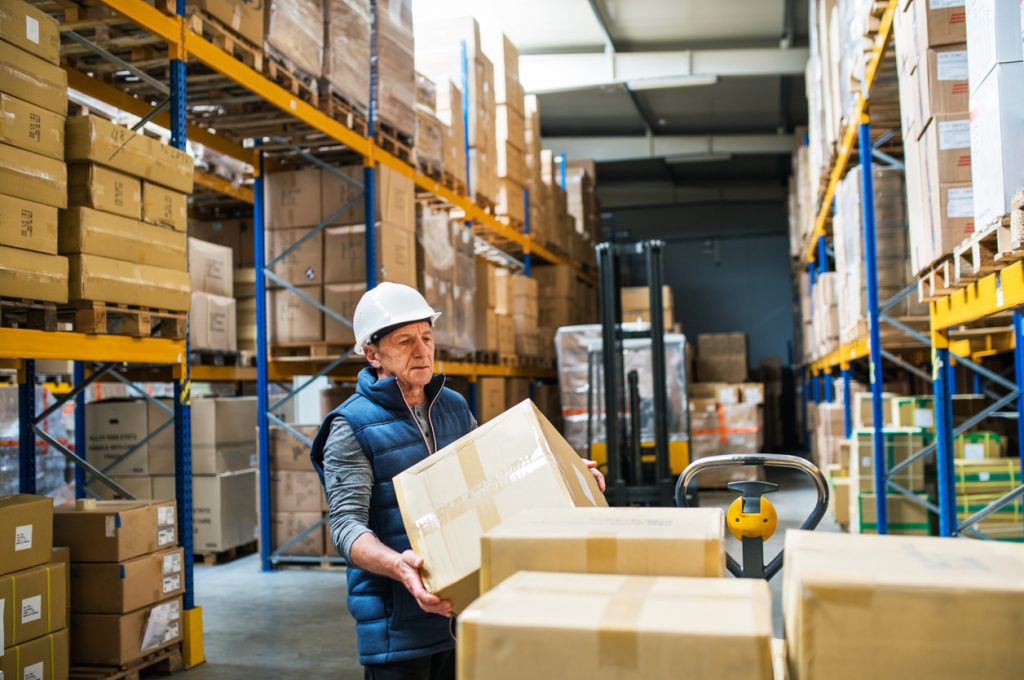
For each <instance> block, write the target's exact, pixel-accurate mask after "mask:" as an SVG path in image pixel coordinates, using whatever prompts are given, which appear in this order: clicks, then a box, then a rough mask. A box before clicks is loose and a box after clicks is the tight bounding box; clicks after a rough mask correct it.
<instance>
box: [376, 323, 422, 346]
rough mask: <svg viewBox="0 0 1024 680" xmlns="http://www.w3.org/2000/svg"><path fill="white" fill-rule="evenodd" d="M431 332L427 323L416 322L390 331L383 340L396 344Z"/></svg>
mask: <svg viewBox="0 0 1024 680" xmlns="http://www.w3.org/2000/svg"><path fill="white" fill-rule="evenodd" d="M431 332H432V331H431V329H430V322H429V321H416V322H415V323H410V324H406V325H404V326H402V327H401V328H398V329H396V330H393V331H391V332H390V333H388V334H387V336H385V338H386V339H390V340H392V341H394V342H398V341H400V340H402V339H404V338H411V337H416V336H424V335H430V334H431Z"/></svg>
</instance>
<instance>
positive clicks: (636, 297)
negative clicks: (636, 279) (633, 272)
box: [622, 286, 675, 328]
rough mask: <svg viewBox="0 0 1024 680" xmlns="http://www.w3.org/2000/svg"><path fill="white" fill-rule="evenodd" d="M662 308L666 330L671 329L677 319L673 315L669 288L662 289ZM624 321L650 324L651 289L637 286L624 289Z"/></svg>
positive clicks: (663, 287)
mask: <svg viewBox="0 0 1024 680" xmlns="http://www.w3.org/2000/svg"><path fill="white" fill-rule="evenodd" d="M661 306H662V316H663V319H664V325H665V328H669V327H671V326H672V324H673V323H675V319H674V318H673V313H672V310H673V302H672V289H671V288H670V287H668V286H662V287H661ZM622 320H623V321H624V322H637V321H642V322H644V323H650V321H651V300H650V288H648V287H647V286H635V287H629V288H623V289H622Z"/></svg>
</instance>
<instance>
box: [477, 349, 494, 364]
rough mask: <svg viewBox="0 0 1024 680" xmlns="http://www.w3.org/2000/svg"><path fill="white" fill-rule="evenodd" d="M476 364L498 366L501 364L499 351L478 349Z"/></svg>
mask: <svg viewBox="0 0 1024 680" xmlns="http://www.w3.org/2000/svg"><path fill="white" fill-rule="evenodd" d="M475 359H476V363H478V364H497V363H499V355H498V351H497V350H490V349H478V350H477V351H476V356H475Z"/></svg>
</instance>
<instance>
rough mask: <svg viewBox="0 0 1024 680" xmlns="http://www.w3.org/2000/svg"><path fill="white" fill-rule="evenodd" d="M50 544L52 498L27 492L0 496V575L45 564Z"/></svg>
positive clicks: (51, 537)
mask: <svg viewBox="0 0 1024 680" xmlns="http://www.w3.org/2000/svg"><path fill="white" fill-rule="evenodd" d="M52 547H53V500H52V499H50V498H47V497H46V496H31V495H29V494H18V495H14V496H5V497H2V498H0V574H6V573H8V572H13V571H21V570H22V569H28V568H30V567H34V566H36V565H39V564H44V563H46V562H47V561H48V560H49V559H50V550H51V548H52Z"/></svg>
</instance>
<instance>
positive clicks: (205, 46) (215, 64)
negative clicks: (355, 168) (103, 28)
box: [102, 0, 564, 264]
mask: <svg viewBox="0 0 1024 680" xmlns="http://www.w3.org/2000/svg"><path fill="white" fill-rule="evenodd" d="M102 2H103V3H104V4H105V5H107V6H108V7H110V8H111V9H113V10H114V11H116V12H119V13H121V14H123V15H125V16H126V17H129V18H130V19H132V20H134V21H135V22H136V23H138V24H139V25H140V26H142V27H143V28H145V29H146V30H148V31H150V32H151V33H153V34H155V35H157V36H159V37H161V38H163V39H164V40H166V41H168V42H169V43H172V44H177V43H178V42H180V41H181V39H182V37H181V36H180V35H179V31H181V30H182V28H181V26H182V24H181V23H180V22H179V21H178V20H176V19H174V18H173V17H170V16H168V15H166V14H164V13H163V12H161V11H160V10H157V9H155V8H154V7H152V6H150V5H147V4H146V3H145V2H142V0H102ZM183 31H184V41H185V45H186V47H187V49H188V53H189V54H190V55H192V56H193V57H195V58H196V59H199V60H200V61H202V62H203V63H204V64H206V65H207V66H209V67H210V68H212V69H213V70H215V71H217V72H219V73H220V74H222V75H224V76H225V77H227V78H230V79H231V80H233V81H235V82H236V83H238V84H239V85H241V86H242V87H245V88H247V89H248V90H250V91H251V92H253V93H254V94H256V95H259V96H260V97H262V98H263V99H264V100H266V101H267V102H268V103H270V104H271V105H273V106H276V107H277V108H279V109H281V110H282V111H285V112H286V113H288V114H289V115H291V116H294V117H295V118H296V119H298V120H301V121H302V122H304V123H306V124H307V125H309V126H310V127H313V128H315V129H317V130H319V131H321V132H323V133H324V134H326V135H327V136H329V137H331V138H332V139H334V140H336V141H338V142H340V143H341V144H344V145H345V146H347V147H348V148H350V149H352V150H353V151H355V152H356V153H358V154H360V155H362V156H363V157H364V158H368V159H370V160H371V161H375V162H378V163H380V164H382V165H386V166H388V167H389V168H391V169H393V170H395V171H397V172H400V173H402V174H403V175H405V176H406V177H409V178H410V179H412V180H413V181H414V182H415V183H416V185H417V186H419V187H422V188H423V189H425V190H427V191H430V192H431V193H433V194H434V195H435V196H437V197H439V198H442V199H444V200H445V201H447V202H448V203H450V204H452V205H454V206H456V207H459V208H461V209H462V210H463V211H464V212H465V214H466V218H467V219H469V220H471V221H473V222H477V223H479V224H483V225H484V226H486V227H487V228H488V229H490V230H492V231H494V232H495V233H496V234H498V235H500V236H502V237H503V238H506V239H508V240H510V241H513V242H515V243H517V244H519V245H520V246H521V247H522V248H523V249H524V251H525V252H529V253H533V254H536V255H538V256H539V257H541V258H543V259H545V260H547V261H548V262H551V263H553V264H560V263H563V262H564V260H563V259H562V258H560V257H558V256H557V255H555V254H554V253H552V252H551V251H550V250H548V249H547V248H545V247H543V246H541V245H539V244H537V243H534V242H533V239H532V238H530V237H529V236H528V235H525V234H522V233H520V232H518V231H517V230H515V229H513V228H511V227H508V226H506V225H504V224H502V223H501V222H499V221H498V220H497V219H495V218H494V216H492V215H489V214H487V213H485V212H484V211H483V210H482V209H481V208H480V207H479V206H478V205H476V204H475V203H473V202H472V201H471V200H470V199H469V198H468V197H466V196H459V195H458V194H456V193H454V192H453V191H451V190H449V189H448V188H446V187H444V186H442V185H440V184H438V183H437V182H436V181H435V180H433V179H432V178H430V177H427V176H426V175H423V174H421V173H418V172H416V170H415V169H413V168H412V167H411V166H410V165H409V164H408V163H406V162H404V161H403V160H401V159H400V158H398V157H397V156H394V155H393V154H390V153H388V152H387V151H385V150H384V149H382V148H380V147H379V146H377V145H376V144H375V143H374V142H373V140H371V139H368V138H366V137H363V136H362V135H360V134H358V133H356V132H355V131H353V130H350V129H349V128H347V127H345V126H344V125H342V124H341V123H340V122H339V121H336V120H334V119H333V118H331V117H330V116H328V115H326V114H325V113H323V112H321V111H319V110H318V109H316V108H315V107H313V106H311V105H310V104H308V103H306V102H304V101H303V100H301V99H299V98H297V97H295V96H294V95H292V94H291V93H290V92H288V91H287V90H285V89H284V88H282V87H280V86H278V85H276V84H275V83H273V82H271V81H270V80H268V79H266V78H264V77H263V75H262V74H261V73H259V72H257V71H255V70H253V69H251V68H249V67H248V66H246V65H245V64H243V63H241V62H239V61H238V60H237V59H235V58H234V57H232V56H231V55H229V54H227V53H226V52H224V51H223V50H221V49H220V48H219V47H216V46H215V45H213V44H212V43H210V42H209V41H208V40H206V39H205V38H203V37H202V36H201V35H197V34H195V33H193V32H192V31H191V30H189V29H188V28H187V27H185V28H184V29H183ZM197 141H198V140H197Z"/></svg>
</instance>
